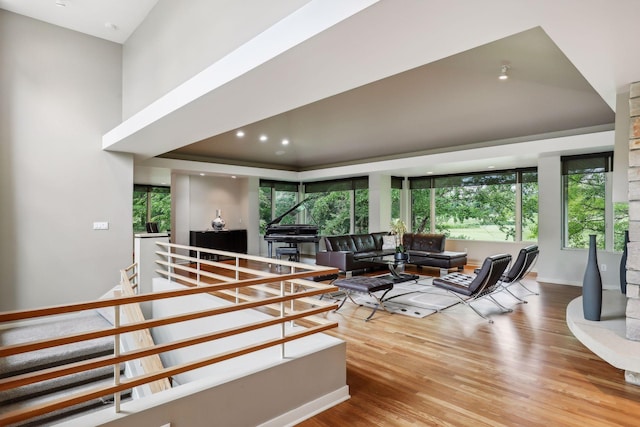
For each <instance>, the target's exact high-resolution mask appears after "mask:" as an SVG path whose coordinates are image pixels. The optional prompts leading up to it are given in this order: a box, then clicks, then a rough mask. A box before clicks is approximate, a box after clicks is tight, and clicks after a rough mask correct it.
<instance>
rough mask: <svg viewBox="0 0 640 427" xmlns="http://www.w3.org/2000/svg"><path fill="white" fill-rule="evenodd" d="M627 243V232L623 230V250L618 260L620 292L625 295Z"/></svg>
mask: <svg viewBox="0 0 640 427" xmlns="http://www.w3.org/2000/svg"><path fill="white" fill-rule="evenodd" d="M627 243H629V230H624V249H623V250H622V259H620V292H622V294H623V295H626V293H627Z"/></svg>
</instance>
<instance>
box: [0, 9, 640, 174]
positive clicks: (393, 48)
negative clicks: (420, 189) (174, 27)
mask: <svg viewBox="0 0 640 427" xmlns="http://www.w3.org/2000/svg"><path fill="white" fill-rule="evenodd" d="M68 2H69V3H70V5H69V6H68V7H67V8H64V9H65V10H72V9H71V8H72V7H74V6H75V3H76V2H77V3H78V4H84V5H92V7H90V8H89V9H85V11H84V12H83V13H84V15H83V14H78V15H76V16H74V17H73V19H71V20H69V21H67V22H60V21H59V20H56V19H57V18H56V14H59V11H57V10H56V9H60V8H58V7H56V6H55V0H49V1H44V0H26V1H11V0H0V7H1V8H4V9H8V10H12V11H15V12H17V13H22V14H25V15H28V16H32V17H34V18H37V19H41V20H45V21H48V22H52V23H54V24H57V25H62V26H66V27H68V28H72V29H76V30H78V31H83V32H86V33H89V34H93V35H96V36H98V37H103V38H107V37H105V36H104V35H99V34H96V33H94V32H91V31H90V30H88V29H82V27H83V26H87V25H89V26H93V27H100V26H102V27H104V22H105V21H107V20H109V21H111V22H114V23H116V24H117V22H116V21H117V19H116V18H111V16H112V15H109V13H111V12H113V11H111V10H110V9H111V8H114V11H119V12H122V11H123V10H124V11H126V13H124V16H133V15H136V16H137V18H136V19H137V20H138V22H139V21H140V20H142V19H144V17H145V16H146V14H147V13H148V11H149V10H150V9H151V8H153V6H154V5H155V3H156V1H142V0H136V1H126V0H118V1H115V0H84V1H80V0H75V1H74V0H68ZM360 3H362V4H365V3H368V4H370V6H369V5H367V6H363V7H362V9H361V10H359V11H357V12H356V13H354V14H353V16H348V17H345V18H341V19H339V20H336V22H335V23H334V24H331V25H328V26H327V27H326V28H325V29H324V30H323V31H321V32H319V33H317V34H311V35H307V36H306V39H301V41H299V42H296V44H292V45H291V46H290V47H288V48H287V49H284V50H282V51H281V52H279V53H277V54H274V55H273V56H272V57H270V58H268V59H266V60H264V61H263V62H261V63H256V64H254V65H252V67H253V68H251V69H247V70H243V72H242V73H238V74H237V75H236V77H235V78H233V79H231V80H229V81H227V82H224V83H222V84H220V85H219V86H215V87H214V86H209V87H206V88H203V89H202V92H201V93H198V94H197V95H193V94H194V93H196V92H195V91H194V88H195V89H198V88H197V85H196V84H194V82H191V81H189V82H186V83H185V84H184V85H182V86H180V87H177V88H176V89H175V90H174V91H173V92H172V93H170V94H168V95H167V96H166V97H164V98H161V99H160V100H159V102H157V103H154V104H152V105H150V106H149V107H148V108H146V109H143V110H142V111H141V112H140V113H138V114H136V115H134V116H133V117H131V118H130V119H129V120H127V121H125V122H123V124H122V125H120V126H118V127H117V128H115V129H114V130H113V131H111V132H109V133H108V134H107V135H105V138H106V140H105V142H104V145H103V146H104V147H105V148H106V149H110V150H114V151H124V152H131V153H134V154H136V155H137V158H138V160H137V161H138V164H140V162H141V161H142V159H145V158H146V159H149V160H148V161H147V162H145V164H147V165H148V166H150V167H154V166H157V167H162V168H166V167H167V165H170V164H171V161H169V160H168V159H157V158H155V159H154V158H153V157H155V156H159V155H168V154H166V153H168V152H172V153H171V154H170V155H171V156H173V157H180V158H186V159H194V158H198V159H200V160H203V159H204V160H210V161H217V162H220V165H221V166H223V165H222V164H223V163H227V164H236V165H250V166H266V167H269V168H274V169H277V168H280V169H286V170H291V171H307V172H305V173H303V175H299V176H315V175H314V172H313V171H314V170H315V169H317V168H322V167H328V166H335V165H336V164H340V163H341V162H343V161H344V162H347V161H348V162H355V163H358V162H364V161H369V160H372V159H389V158H396V157H399V156H401V157H407V156H408V155H413V156H414V158H417V156H419V155H421V154H425V153H437V152H442V151H452V150H461V149H468V148H473V147H480V146H490V145H496V144H505V145H504V147H507V146H512V147H516V146H517V147H520V146H519V145H518V144H515V143H518V142H520V141H527V140H535V139H536V138H539V139H544V138H547V137H549V136H553V135H567V134H572V133H574V134H575V133H580V132H586V131H590V130H593V129H594V127H595V128H597V129H601V130H602V129H610V128H611V127H612V123H613V118H614V115H613V109H615V106H616V97H617V94H618V93H623V92H624V91H625V90H627V87H628V84H629V83H631V82H633V81H636V80H640V55H634V54H633V52H635V51H636V50H637V49H636V44H637V40H640V27H638V26H637V25H636V22H635V19H637V16H640V1H638V0H617V1H616V2H613V3H612V2H587V3H585V2H584V1H583V0H563V1H562V2H557V1H555V0H536V1H532V0H487V1H485V2H476V1H467V0H456V1H446V2H443V1H438V0H420V1H418V0H406V1H404V2H403V3H402V6H399V4H398V2H397V1H396V0H380V1H369V2H365V1H360ZM18 5H20V6H22V5H30V6H31V7H30V8H27V9H29V10H18V9H17V7H18ZM98 5H100V6H99V7H98ZM343 5H344V3H341V2H332V1H317V0H314V1H311V2H310V3H309V5H308V6H309V8H317V9H320V10H321V9H323V8H324V9H325V11H329V10H330V9H332V8H333V9H336V8H339V7H342V6H343ZM93 6H95V8H94V7H93ZM103 7H104V8H106V9H102V8H103ZM52 8H53V9H54V10H51V9H52ZM128 8H131V12H129V11H128ZM45 9H46V11H47V13H44V11H45ZM134 9H135V10H134ZM101 10H102V12H101ZM317 16H324V15H320V14H317V13H316V14H315V15H310V17H309V18H308V19H309V21H307V22H306V24H310V23H313V22H314V20H315V19H317V18H316V17H317ZM294 23H295V24H297V26H295V28H294V27H292V29H293V30H297V29H304V28H307V27H308V26H309V25H305V22H303V21H302V20H299V21H298V22H294ZM98 24H99V25H98ZM279 24H281V23H278V25H279ZM117 25H118V24H117ZM123 28H124V26H123ZM133 28H135V24H132V28H131V29H130V30H128V33H127V34H126V35H125V36H124V37H122V38H120V39H118V40H114V41H119V42H122V41H124V40H126V37H128V35H129V34H130V31H132V30H133ZM101 30H102V29H101ZM268 33H269V32H268V31H266V32H265V33H264V34H261V35H260V36H259V37H262V38H263V40H262V42H264V41H265V40H266V41H268V39H267V38H266V37H267V36H268ZM295 35H296V34H294V33H293V32H291V36H292V37H293V36H295ZM259 37H258V38H259ZM252 42H253V40H252ZM267 45H268V44H267ZM262 46H265V45H264V44H263V45H262ZM243 47H245V46H243ZM220 62H222V61H220ZM224 62H225V64H230V63H231V64H233V62H234V57H233V53H232V54H231V55H229V56H228V57H227V58H225V61H224ZM503 63H509V64H510V65H511V67H512V68H511V70H510V74H511V78H510V79H509V80H508V81H507V82H499V81H498V80H497V74H498V73H499V70H500V65H501V64H503ZM218 65H220V64H212V68H213V67H216V66H218ZM220 66H222V65H220ZM206 72H207V70H205V72H203V73H201V74H203V75H206ZM265 82H267V83H268V84H265ZM183 86H185V87H183ZM186 89H188V91H190V96H192V100H190V101H186V102H184V103H182V104H174V105H171V103H172V102H173V101H175V100H176V99H178V100H181V101H183V100H184V99H185V97H183V96H181V95H180V94H181V91H183V90H184V91H183V92H184V93H187V92H188V91H187V90H186ZM196 99H197V102H196ZM159 106H160V107H161V108H163V110H162V111H160V109H158V107H159ZM221 106H224V108H221ZM239 128H242V129H243V130H245V132H246V136H245V138H244V139H243V140H238V139H237V138H236V137H235V131H236V130H237V129H239ZM261 133H266V134H267V135H268V136H269V141H268V142H267V143H264V144H261V143H259V142H257V141H256V137H257V136H258V135H259V134H261ZM540 134H543V135H542V136H540ZM282 138H288V139H289V140H290V141H291V144H290V145H289V146H287V147H284V148H283V147H282V146H281V145H279V144H280V142H279V141H280V139H282ZM610 143H612V141H606V142H604V144H610ZM507 144H508V145H507ZM538 145H543V144H538ZM527 147H529V148H534V147H533V146H532V145H528V146H527ZM514 149H516V148H514ZM516 150H517V149H516ZM282 151H284V153H279V152H282ZM467 151H472V150H467ZM498 151H500V150H498ZM502 151H503V152H504V153H505V155H504V158H503V159H499V158H497V157H499V156H496V155H495V152H494V153H493V155H494V156H495V157H496V163H497V164H500V160H504V162H503V164H508V163H510V164H512V165H515V164H514V163H517V162H518V161H520V162H522V163H527V162H529V163H531V162H532V161H533V162H535V158H536V155H537V153H535V152H531V153H529V152H527V153H515V154H514V153H507V152H508V151H509V149H507V148H505V149H504V150H502ZM194 156H195V157H194ZM518 159H520V160H518ZM532 159H533V160H532ZM174 162H176V163H174V164H178V162H177V161H174ZM186 163H189V162H182V163H179V164H181V165H185V164H186ZM195 163H196V162H191V164H195ZM381 163H382V162H381ZM407 163H409V162H407ZM472 163H473V165H474V166H473V167H479V163H478V162H477V161H476V162H472ZM484 163H487V162H486V161H485V162H484ZM201 164H202V165H203V166H202V169H209V170H210V169H211V167H210V166H206V165H210V163H201ZM534 164H535V163H534ZM398 165H399V163H398V162H396V163H394V164H393V165H390V166H389V167H388V168H387V169H388V170H392V169H394V168H395V169H396V170H399V166H398ZM436 166H437V165H436ZM485 166H486V165H485ZM191 167H193V166H191ZM385 167H386V166H385ZM196 168H197V166H196ZM427 168H429V169H434V165H428V166H424V167H423V168H418V167H414V168H412V169H411V172H410V173H411V174H419V173H426V172H425V171H426V170H427ZM222 169H224V168H222ZM336 169H340V168H336ZM435 169H437V168H435ZM225 170H226V169H225ZM229 170H232V171H234V172H235V171H238V170H243V169H242V168H241V167H235V168H230V169H229ZM340 170H341V171H344V170H345V169H344V168H343V169H340ZM405 172H406V171H405ZM341 173H343V172H341ZM347 173H348V172H347ZM305 174H306V175H305Z"/></svg>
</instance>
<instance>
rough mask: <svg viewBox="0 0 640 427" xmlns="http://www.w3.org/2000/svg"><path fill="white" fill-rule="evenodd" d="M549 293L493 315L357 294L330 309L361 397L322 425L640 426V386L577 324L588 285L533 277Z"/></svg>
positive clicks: (315, 425) (353, 389)
mask: <svg viewBox="0 0 640 427" xmlns="http://www.w3.org/2000/svg"><path fill="white" fill-rule="evenodd" d="M525 283H526V284H527V285H530V287H531V288H534V289H536V290H540V295H539V296H530V297H528V298H527V299H528V301H529V303H528V304H518V305H516V306H515V307H514V308H515V310H514V312H513V313H510V314H502V315H499V314H498V315H495V316H493V318H494V320H495V323H493V324H489V323H488V322H487V321H485V320H483V319H481V318H480V317H478V316H477V315H476V314H474V313H473V312H472V311H471V310H470V309H468V308H467V307H463V306H457V307H454V308H453V309H449V310H447V311H444V312H442V313H437V314H434V315H431V316H428V317H426V318H423V319H415V318H410V317H406V316H400V315H397V314H393V315H390V314H389V313H386V312H378V313H376V315H375V317H374V318H373V319H372V320H371V321H369V322H364V321H363V319H364V318H365V317H366V316H368V314H369V312H370V311H369V310H370V309H368V308H366V307H358V306H355V305H354V304H351V303H349V302H348V303H346V304H345V306H344V307H343V308H342V309H341V310H340V311H338V312H337V313H331V314H330V315H329V317H330V318H332V319H337V320H338V321H339V324H340V326H339V328H338V329H337V330H333V331H331V332H329V333H330V334H331V335H334V336H336V337H339V338H341V339H343V340H345V341H346V342H347V383H348V385H349V388H350V394H351V399H349V400H348V401H346V402H344V403H341V404H339V405H337V406H335V407H333V408H330V409H328V410H327V411H325V412H322V413H320V414H318V415H316V416H315V417H313V418H311V419H309V420H307V421H305V422H303V423H302V424H301V426H304V427H319V426H342V425H349V426H546V427H551V426H580V427H583V426H638V425H640V387H637V386H633V385H629V384H627V383H625V381H624V372H623V371H621V370H619V369H616V368H614V367H612V366H610V365H609V364H607V363H606V362H604V361H602V360H601V359H599V358H598V357H597V356H595V355H594V354H593V353H591V352H590V351H589V350H588V349H587V348H585V347H584V346H583V345H582V344H581V343H580V342H579V341H578V340H577V339H576V338H575V337H574V336H573V335H572V334H571V332H570V331H569V329H568V328H567V325H566V322H565V309H566V306H567V304H568V303H569V302H570V301H571V300H572V299H574V298H575V297H577V296H579V295H580V292H581V289H580V288H579V287H572V286H562V285H553V284H546V283H540V284H538V283H537V282H536V281H535V280H532V279H528V280H526V281H525Z"/></svg>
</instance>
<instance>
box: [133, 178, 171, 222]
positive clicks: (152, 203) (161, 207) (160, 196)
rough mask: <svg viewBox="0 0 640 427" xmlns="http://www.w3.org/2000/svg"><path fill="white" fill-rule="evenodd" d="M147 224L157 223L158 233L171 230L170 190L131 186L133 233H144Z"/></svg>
mask: <svg viewBox="0 0 640 427" xmlns="http://www.w3.org/2000/svg"><path fill="white" fill-rule="evenodd" d="M147 222H156V223H158V230H159V231H163V232H164V231H168V230H170V229H171V189H170V188H169V187H160V186H154V185H139V184H136V185H134V186H133V231H134V233H144V232H146V231H147Z"/></svg>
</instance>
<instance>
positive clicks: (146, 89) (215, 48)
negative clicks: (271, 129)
mask: <svg viewBox="0 0 640 427" xmlns="http://www.w3.org/2000/svg"><path fill="white" fill-rule="evenodd" d="M309 1H310V0H279V1H277V2H268V3H265V2H264V1H262V0H243V1H242V2H230V1H223V0H189V2H187V3H185V2H176V1H170V0H169V1H168V0H160V1H159V2H158V4H157V5H156V6H155V7H154V8H153V9H152V10H151V12H149V15H147V17H146V18H145V20H144V21H143V22H142V24H141V25H140V26H139V27H138V28H137V29H136V31H135V32H134V33H133V34H132V35H131V36H130V37H129V39H128V40H127V41H126V43H125V44H124V50H123V61H124V68H123V90H124V99H123V119H124V118H128V117H130V116H131V115H133V114H134V113H136V112H138V111H140V110H141V109H142V108H144V107H146V106H147V105H149V104H151V103H152V102H153V101H155V100H156V99H158V98H160V97H161V96H162V95H164V94H166V93H167V92H169V91H170V90H172V89H174V88H175V87H176V86H178V85H179V84H181V83H184V82H185V81H186V80H188V79H190V78H191V77H193V76H194V75H196V74H197V73H199V72H200V71H202V70H203V69H205V68H207V67H208V66H209V65H211V64H213V63H214V62H216V61H218V60H219V59H221V58H222V57H224V56H225V55H227V54H228V53H229V52H232V51H234V50H235V49H237V48H238V47H239V46H241V45H243V44H244V43H246V42H247V41H249V40H250V39H252V38H253V37H255V36H256V35H258V34H260V33H261V32H263V31H264V30H266V29H268V28H269V27H271V26H272V25H273V23H274V22H278V21H279V20H281V19H282V18H284V17H286V16H287V15H289V14H291V13H292V12H293V11H295V10H296V9H298V8H300V7H301V6H303V5H305V4H306V3H308V2H309ZM177 17H178V18H179V19H176V18H177ZM222 17H224V19H221V18H222Z"/></svg>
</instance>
